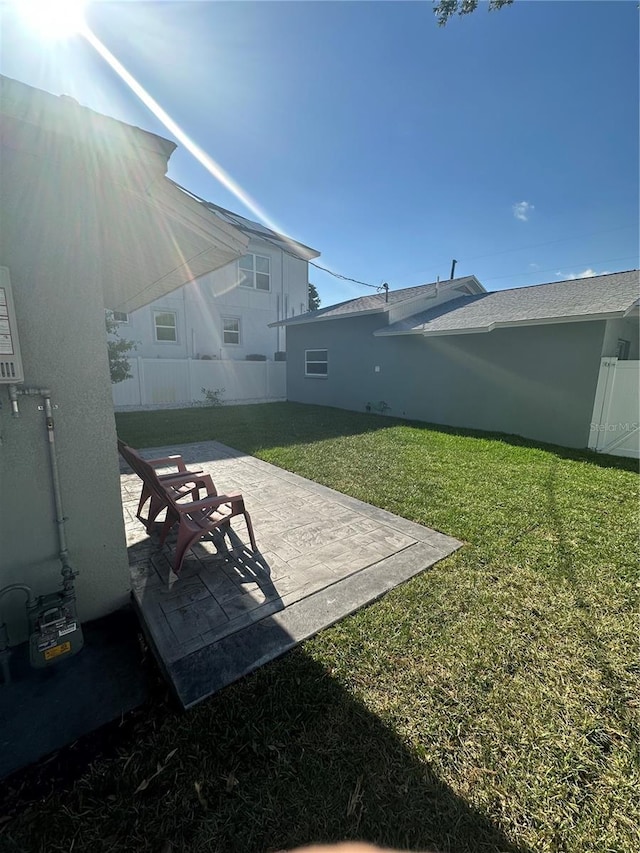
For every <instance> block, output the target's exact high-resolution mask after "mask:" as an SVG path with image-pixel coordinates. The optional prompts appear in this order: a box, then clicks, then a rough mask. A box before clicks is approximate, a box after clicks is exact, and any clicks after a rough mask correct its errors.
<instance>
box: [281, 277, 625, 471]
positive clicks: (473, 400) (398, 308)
mask: <svg viewBox="0 0 640 853" xmlns="http://www.w3.org/2000/svg"><path fill="white" fill-rule="evenodd" d="M638 292H639V278H638V271H637V270H630V271H627V272H620V273H614V274H611V275H602V276H596V277H593V278H588V279H577V280H569V281H558V282H551V283H549V284H540V285H535V286H533V287H522V288H514V289H511V290H502V291H496V292H493V293H488V292H487V291H486V290H485V289H484V287H483V286H482V285H481V284H480V282H479V281H478V280H477V279H476V278H475V277H474V276H468V277H466V278H457V279H452V280H450V281H446V282H443V283H440V282H434V283H431V284H426V285H422V286H420V287H414V288H407V289H404V290H398V291H391V292H389V294H388V297H387V296H385V294H382V293H380V294H375V295H372V296H364V297H360V298H358V299H352V300H348V301H347V302H343V303H341V304H339V305H334V306H330V307H327V308H324V309H321V310H319V311H315V312H311V313H308V314H306V315H303V316H300V317H293V318H289V319H287V320H286V321H284V323H285V325H286V328H287V342H288V343H287V347H288V353H287V398H288V399H289V400H292V401H296V402H301V403H317V404H321V405H326V406H336V407H339V408H345V409H354V410H360V411H363V410H365V409H366V408H367V407H370V408H372V409H373V410H376V409H378V410H384V411H385V412H388V413H389V414H391V415H395V416H398V417H407V418H412V419H417V420H422V421H427V422H430V423H434V424H442V425H448V426H454V427H465V428H471V429H479V430H488V431H496V432H502V433H511V434H516V435H520V436H524V437H527V438H531V439H535V440H537V441H542V442H549V443H554V444H559V445H564V446H567V447H587V446H588V445H589V444H590V438H591V435H590V433H591V431H592V430H593V426H592V424H593V418H594V406H595V404H596V392H597V391H598V388H599V383H601V370H602V368H603V360H604V361H606V362H607V364H609V363H614V364H615V363H616V362H618V361H619V362H622V361H625V362H626V361H630V362H634V364H635V365H636V367H635V371H636V378H637V365H638V364H640V362H638V359H639V357H640V356H639V353H638V328H639V326H638V301H637V300H638ZM626 381H627V383H628V387H629V388H632V384H633V383H632V382H630V381H629V380H628V379H627V380H626ZM610 384H611V383H610ZM636 385H637V381H636ZM630 393H631V392H630ZM381 404H384V405H381ZM625 405H627V404H625ZM635 408H636V409H637V392H636V404H635ZM631 412H633V404H632V405H631ZM638 420H639V418H638V417H635V418H634V417H633V416H632V415H631V416H628V417H627V422H626V426H627V431H628V432H629V434H631V433H633V434H634V435H635V445H637V440H638V439H637V436H638V423H637V421H638ZM619 429H624V425H622V426H619ZM631 444H632V445H633V441H632V442H631ZM631 455H637V449H636V450H635V452H634V451H633V447H632V451H631Z"/></svg>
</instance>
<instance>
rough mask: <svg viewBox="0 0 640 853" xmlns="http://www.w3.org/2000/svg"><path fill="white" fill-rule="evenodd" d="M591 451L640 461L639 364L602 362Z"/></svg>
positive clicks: (607, 360) (590, 438)
mask: <svg viewBox="0 0 640 853" xmlns="http://www.w3.org/2000/svg"><path fill="white" fill-rule="evenodd" d="M589 447H590V448H591V449H592V450H597V451H599V452H600V453H612V454H614V455H615V456H631V457H634V458H635V459H638V458H640V361H619V360H618V359H617V358H603V359H602V361H601V363H600V375H599V377H598V386H597V389H596V397H595V404H594V407H593V417H592V418H591V431H590V436H589Z"/></svg>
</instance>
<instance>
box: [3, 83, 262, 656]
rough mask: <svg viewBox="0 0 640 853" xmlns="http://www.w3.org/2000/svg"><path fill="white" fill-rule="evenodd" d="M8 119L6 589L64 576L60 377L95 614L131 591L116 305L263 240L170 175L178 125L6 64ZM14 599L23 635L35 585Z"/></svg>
mask: <svg viewBox="0 0 640 853" xmlns="http://www.w3.org/2000/svg"><path fill="white" fill-rule="evenodd" d="M0 120H1V122H0V124H1V131H0V164H1V166H0V198H1V200H2V208H1V213H0V268H2V270H1V272H2V276H0V291H1V292H0V309H2V310H0V321H2V322H0V345H1V348H0V483H1V484H2V492H1V495H0V509H1V511H0V594H2V591H3V590H5V591H6V588H7V587H8V586H11V587H13V585H14V584H21V585H26V586H28V587H30V588H31V589H32V590H33V593H34V595H36V596H42V595H49V594H55V593H56V591H57V590H59V589H60V586H61V572H60V569H61V567H60V557H59V552H60V544H59V541H58V537H57V533H56V518H57V516H56V507H55V506H54V499H53V492H52V475H51V472H50V468H49V455H48V449H47V448H48V429H47V425H46V422H45V412H43V411H42V404H43V395H42V393H40V392H41V390H42V389H48V390H49V391H50V395H51V400H52V403H53V406H54V421H55V436H56V445H57V454H58V464H59V479H60V490H61V493H62V498H63V507H64V514H65V517H66V537H67V543H68V552H69V555H68V557H69V560H70V562H71V565H72V567H73V568H74V569H77V570H78V571H79V575H78V578H77V581H76V594H77V612H78V617H79V619H80V621H82V622H83V621H85V620H90V619H94V618H97V617H100V616H103V615H105V614H107V613H109V612H111V611H113V610H115V609H117V608H119V607H120V606H121V605H122V604H124V603H125V602H126V601H127V600H128V598H129V592H130V589H131V580H130V575H129V566H128V559H127V549H126V544H125V534H124V524H123V517H122V504H121V496H120V477H119V465H118V458H117V452H116V430H115V420H114V414H113V403H112V398H111V382H110V375H109V366H108V358H107V347H106V333H105V313H104V312H105V308H116V309H118V310H120V311H134V310H135V309H136V308H139V307H140V306H142V305H145V304H147V303H148V302H151V301H153V300H154V299H157V298H159V297H162V296H164V295H165V294H167V293H169V292H171V291H172V290H174V289H175V288H177V287H180V286H182V285H183V284H184V283H185V282H187V281H189V280H190V279H192V278H193V277H194V276H197V275H202V274H204V273H207V272H209V271H210V270H214V269H218V268H220V267H223V266H225V265H227V264H229V263H231V262H233V261H234V260H236V259H237V258H239V257H241V256H242V255H243V254H244V253H245V252H246V250H247V246H248V238H247V236H246V235H245V234H243V233H242V232H241V231H240V230H239V229H237V228H235V227H234V226H233V225H232V224H230V223H226V222H223V221H221V220H220V218H219V217H217V216H215V215H214V214H213V213H209V212H207V210H206V209H205V208H204V207H203V206H202V205H201V204H199V203H198V201H197V200H195V199H193V198H192V197H190V195H189V194H187V193H185V192H183V191H181V190H180V189H179V188H177V187H176V185H175V184H173V183H172V182H171V181H169V180H168V179H167V177H166V172H167V168H168V161H169V157H170V156H171V153H172V152H173V151H174V149H175V147H176V146H175V144H174V143H173V142H170V141H169V140H167V139H163V138H161V137H159V136H156V135H155V134H153V133H148V132H146V131H144V130H141V129H139V128H136V127H132V126H130V125H127V124H124V123H122V122H120V121H116V120H115V119H112V118H108V117H106V116H103V115H100V114H98V113H96V112H93V111H92V110H89V109H87V108H85V107H82V106H80V105H79V104H78V103H76V102H75V101H74V100H73V99H70V98H67V97H65V96H61V97H57V96H54V95H52V94H49V93H47V92H43V91H41V90H38V89H34V88H32V87H30V86H26V85H25V84H23V83H20V82H18V81H16V80H10V79H8V78H5V77H2V78H0ZM9 288H11V289H12V291H13V303H14V304H15V314H13V308H12V306H10V307H9V309H8V308H7V305H8V298H7V290H8V289H9ZM8 310H9V314H8V317H7V311H8ZM16 337H17V339H19V344H20V349H21V355H22V364H21V365H19V368H20V369H19V370H18V371H17V372H15V374H14V375H12V373H11V371H12V370H13V369H14V368H13V367H12V366H11V363H10V362H11V359H14V360H15V359H17V357H18V356H17V349H16V346H15V343H16ZM7 365H9V367H7ZM7 371H8V372H7ZM26 391H30V392H31V393H29V394H26V393H25V392H26ZM39 406H40V408H39ZM16 415H18V417H16ZM0 604H1V610H0V622H2V621H3V620H5V621H6V623H7V624H8V637H9V641H10V643H11V645H14V644H15V643H18V642H20V641H22V640H23V639H24V638H25V636H26V635H27V630H28V629H27V622H26V619H25V601H24V597H23V596H22V595H21V594H20V591H19V590H16V589H11V590H9V591H7V592H6V594H4V595H2V597H1V601H0ZM0 639H1V638H0Z"/></svg>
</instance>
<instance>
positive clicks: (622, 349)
mask: <svg viewBox="0 0 640 853" xmlns="http://www.w3.org/2000/svg"><path fill="white" fill-rule="evenodd" d="M630 349H631V341H626V340H625V339H624V338H618V353H617V355H618V358H619V359H620V361H628V360H629V350H630Z"/></svg>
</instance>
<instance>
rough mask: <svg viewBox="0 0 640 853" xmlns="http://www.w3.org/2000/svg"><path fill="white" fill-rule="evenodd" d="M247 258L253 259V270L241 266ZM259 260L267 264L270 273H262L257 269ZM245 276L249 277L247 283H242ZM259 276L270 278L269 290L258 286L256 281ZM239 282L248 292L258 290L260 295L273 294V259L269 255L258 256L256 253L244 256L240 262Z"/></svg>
mask: <svg viewBox="0 0 640 853" xmlns="http://www.w3.org/2000/svg"><path fill="white" fill-rule="evenodd" d="M246 258H251V264H252V268H251V269H247V268H245V267H241V266H240V263H241V262H242V261H244V260H245V259H246ZM257 258H260V260H262V261H266V262H267V264H268V266H269V272H266V273H265V272H260V271H258V270H257V269H256V267H257V262H256V259H257ZM243 275H245V276H247V280H246V281H242V276H243ZM258 275H266V276H268V277H269V287H268V288H267V289H265V288H264V287H258V286H257V284H256V281H257V276H258ZM238 281H239V282H240V287H246V288H247V290H256V291H258V293H271V258H270V257H269V256H268V255H258V254H256V253H255V252H247V254H246V255H243V256H242V257H241V258H240V259H239V260H238Z"/></svg>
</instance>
